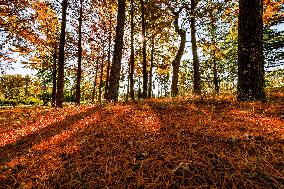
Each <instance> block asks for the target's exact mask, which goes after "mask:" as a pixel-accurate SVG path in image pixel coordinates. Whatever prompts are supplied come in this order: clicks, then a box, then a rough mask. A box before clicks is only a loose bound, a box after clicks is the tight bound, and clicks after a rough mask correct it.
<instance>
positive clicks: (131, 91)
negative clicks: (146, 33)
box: [129, 0, 135, 100]
mask: <svg viewBox="0 0 284 189" xmlns="http://www.w3.org/2000/svg"><path fill="white" fill-rule="evenodd" d="M130 25H131V26H130V28H131V31H130V33H131V34H130V35H131V54H130V75H129V80H130V98H131V100H134V99H135V97H134V4H133V0H131V10H130Z"/></svg>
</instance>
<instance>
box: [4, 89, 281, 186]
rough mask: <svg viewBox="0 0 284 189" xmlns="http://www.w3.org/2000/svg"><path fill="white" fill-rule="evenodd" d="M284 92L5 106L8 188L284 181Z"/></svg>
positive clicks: (273, 184)
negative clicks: (249, 97) (259, 96)
mask: <svg viewBox="0 0 284 189" xmlns="http://www.w3.org/2000/svg"><path fill="white" fill-rule="evenodd" d="M283 98H284V94H283V90H282V91H280V92H279V90H277V91H276V92H275V91H273V93H270V96H269V102H267V103H261V102H245V103H239V102H237V101H236V100H235V99H234V98H233V97H230V96H218V97H217V96H216V97H203V98H202V99H201V98H199V97H186V98H173V99H169V98H168V99H149V100H146V101H137V102H131V103H118V104H107V105H100V106H99V105H97V106H80V107H73V106H71V107H65V108H63V109H53V108H42V107H38V108H35V107H34V108H15V109H3V110H1V112H0V119H1V122H0V168H1V169H0V186H1V187H2V188H58V187H60V188H196V187H200V188H208V187H213V188H283V186H284V161H283V157H284V148H283V146H284V145H283V143H284V138H283V134H284V127H283V117H281V108H283V104H281V102H283ZM281 105H282V106H281ZM282 116H283V109H282Z"/></svg>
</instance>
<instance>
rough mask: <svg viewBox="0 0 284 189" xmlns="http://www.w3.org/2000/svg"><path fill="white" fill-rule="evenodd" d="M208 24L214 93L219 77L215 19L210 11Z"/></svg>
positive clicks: (217, 86) (217, 88) (217, 90)
mask: <svg viewBox="0 0 284 189" xmlns="http://www.w3.org/2000/svg"><path fill="white" fill-rule="evenodd" d="M210 25H211V32H210V33H211V43H212V46H213V49H212V53H211V56H212V57H211V58H212V62H213V84H214V90H215V92H216V93H219V91H220V87H219V79H218V67H217V60H216V53H217V52H216V51H217V44H216V40H217V34H216V20H215V18H214V16H213V13H212V12H211V13H210Z"/></svg>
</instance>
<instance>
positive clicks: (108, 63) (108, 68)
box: [105, 15, 112, 98]
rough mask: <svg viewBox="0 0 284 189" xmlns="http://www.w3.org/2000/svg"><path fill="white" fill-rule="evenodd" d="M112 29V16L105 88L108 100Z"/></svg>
mask: <svg viewBox="0 0 284 189" xmlns="http://www.w3.org/2000/svg"><path fill="white" fill-rule="evenodd" d="M111 28H112V19H111V15H110V18H109V36H108V55H107V57H108V59H107V73H106V86H105V98H107V93H108V90H109V89H108V86H109V71H110V56H111V52H110V51H111Z"/></svg>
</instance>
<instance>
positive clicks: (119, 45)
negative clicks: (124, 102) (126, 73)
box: [107, 0, 126, 101]
mask: <svg viewBox="0 0 284 189" xmlns="http://www.w3.org/2000/svg"><path fill="white" fill-rule="evenodd" d="M125 6H126V3H125V0H118V13H117V27H116V37H115V45H114V52H113V61H112V67H111V71H110V83H109V92H108V94H107V101H111V100H113V101H118V91H119V80H120V70H121V59H122V49H123V35H124V25H125Z"/></svg>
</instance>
